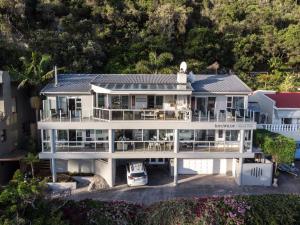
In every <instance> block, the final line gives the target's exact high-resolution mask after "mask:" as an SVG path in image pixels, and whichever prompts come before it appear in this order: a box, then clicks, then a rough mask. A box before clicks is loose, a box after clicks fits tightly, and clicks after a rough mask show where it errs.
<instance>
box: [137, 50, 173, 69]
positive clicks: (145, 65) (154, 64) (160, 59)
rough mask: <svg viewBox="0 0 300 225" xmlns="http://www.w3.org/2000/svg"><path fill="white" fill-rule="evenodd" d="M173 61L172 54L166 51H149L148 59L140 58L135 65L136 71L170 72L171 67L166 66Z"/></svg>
mask: <svg viewBox="0 0 300 225" xmlns="http://www.w3.org/2000/svg"><path fill="white" fill-rule="evenodd" d="M172 61H173V55H172V54H171V53H168V52H164V53H161V54H159V55H157V54H156V52H150V53H149V58H148V60H140V61H139V62H138V63H137V64H136V65H135V70H136V71H137V72H138V73H151V74H157V73H171V71H172V69H171V68H170V67H167V65H168V63H170V62H172Z"/></svg>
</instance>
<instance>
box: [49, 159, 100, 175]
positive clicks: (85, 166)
mask: <svg viewBox="0 0 300 225" xmlns="http://www.w3.org/2000/svg"><path fill="white" fill-rule="evenodd" d="M55 166H56V172H58V173H65V172H70V173H94V172H95V170H94V160H92V159H66V160H63V159H56V160H55Z"/></svg>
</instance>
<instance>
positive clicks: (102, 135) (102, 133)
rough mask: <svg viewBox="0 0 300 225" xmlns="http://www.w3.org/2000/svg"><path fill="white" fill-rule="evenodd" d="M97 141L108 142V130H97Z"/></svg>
mask: <svg viewBox="0 0 300 225" xmlns="http://www.w3.org/2000/svg"><path fill="white" fill-rule="evenodd" d="M96 140H97V141H104V140H108V130H96Z"/></svg>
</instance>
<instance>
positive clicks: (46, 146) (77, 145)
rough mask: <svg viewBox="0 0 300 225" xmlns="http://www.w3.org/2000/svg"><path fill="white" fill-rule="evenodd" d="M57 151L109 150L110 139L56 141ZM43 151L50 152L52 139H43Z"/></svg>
mask: <svg viewBox="0 0 300 225" xmlns="http://www.w3.org/2000/svg"><path fill="white" fill-rule="evenodd" d="M55 143H56V146H55V147H56V149H55V150H56V152H108V150H109V146H108V141H56V142H55ZM43 152H50V141H43Z"/></svg>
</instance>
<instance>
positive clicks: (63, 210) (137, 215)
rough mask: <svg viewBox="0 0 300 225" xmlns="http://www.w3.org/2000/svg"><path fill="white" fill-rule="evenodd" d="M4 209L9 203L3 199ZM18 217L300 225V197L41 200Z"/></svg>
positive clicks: (115, 224) (57, 224)
mask: <svg viewBox="0 0 300 225" xmlns="http://www.w3.org/2000/svg"><path fill="white" fill-rule="evenodd" d="M0 207H5V206H4V205H3V203H2V205H1V204H0ZM0 209H1V208H0ZM2 209H3V208H2ZM18 216H20V217H22V223H19V224H33V225H37V224H41V225H42V224H43V225H44V224H52V225H63V224H64V225H65V224H72V225H85V224H86V225H94V224H101V225H102V224H108V225H184V224H186V225H208V224H212V225H221V224H226V225H231V224H232V225H242V224H249V225H261V224H266V225H268V224H270V225H277V224H278V225H279V224H282V225H292V224H293V225H294V224H300V196H299V195H255V196H235V197H233V196H227V197H208V198H193V199H175V200H169V201H162V202H157V203H154V204H152V205H150V206H142V205H138V204H134V203H128V202H124V201H117V202H102V201H95V200H84V201H71V200H66V201H63V200H46V199H37V200H36V201H35V203H34V204H33V205H32V206H30V205H28V206H27V208H26V209H24V210H23V211H22V212H20V214H19V215H18ZM8 217H10V218H8ZM0 224H17V223H16V222H15V217H13V215H9V214H6V216H4V214H1V210H0Z"/></svg>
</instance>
